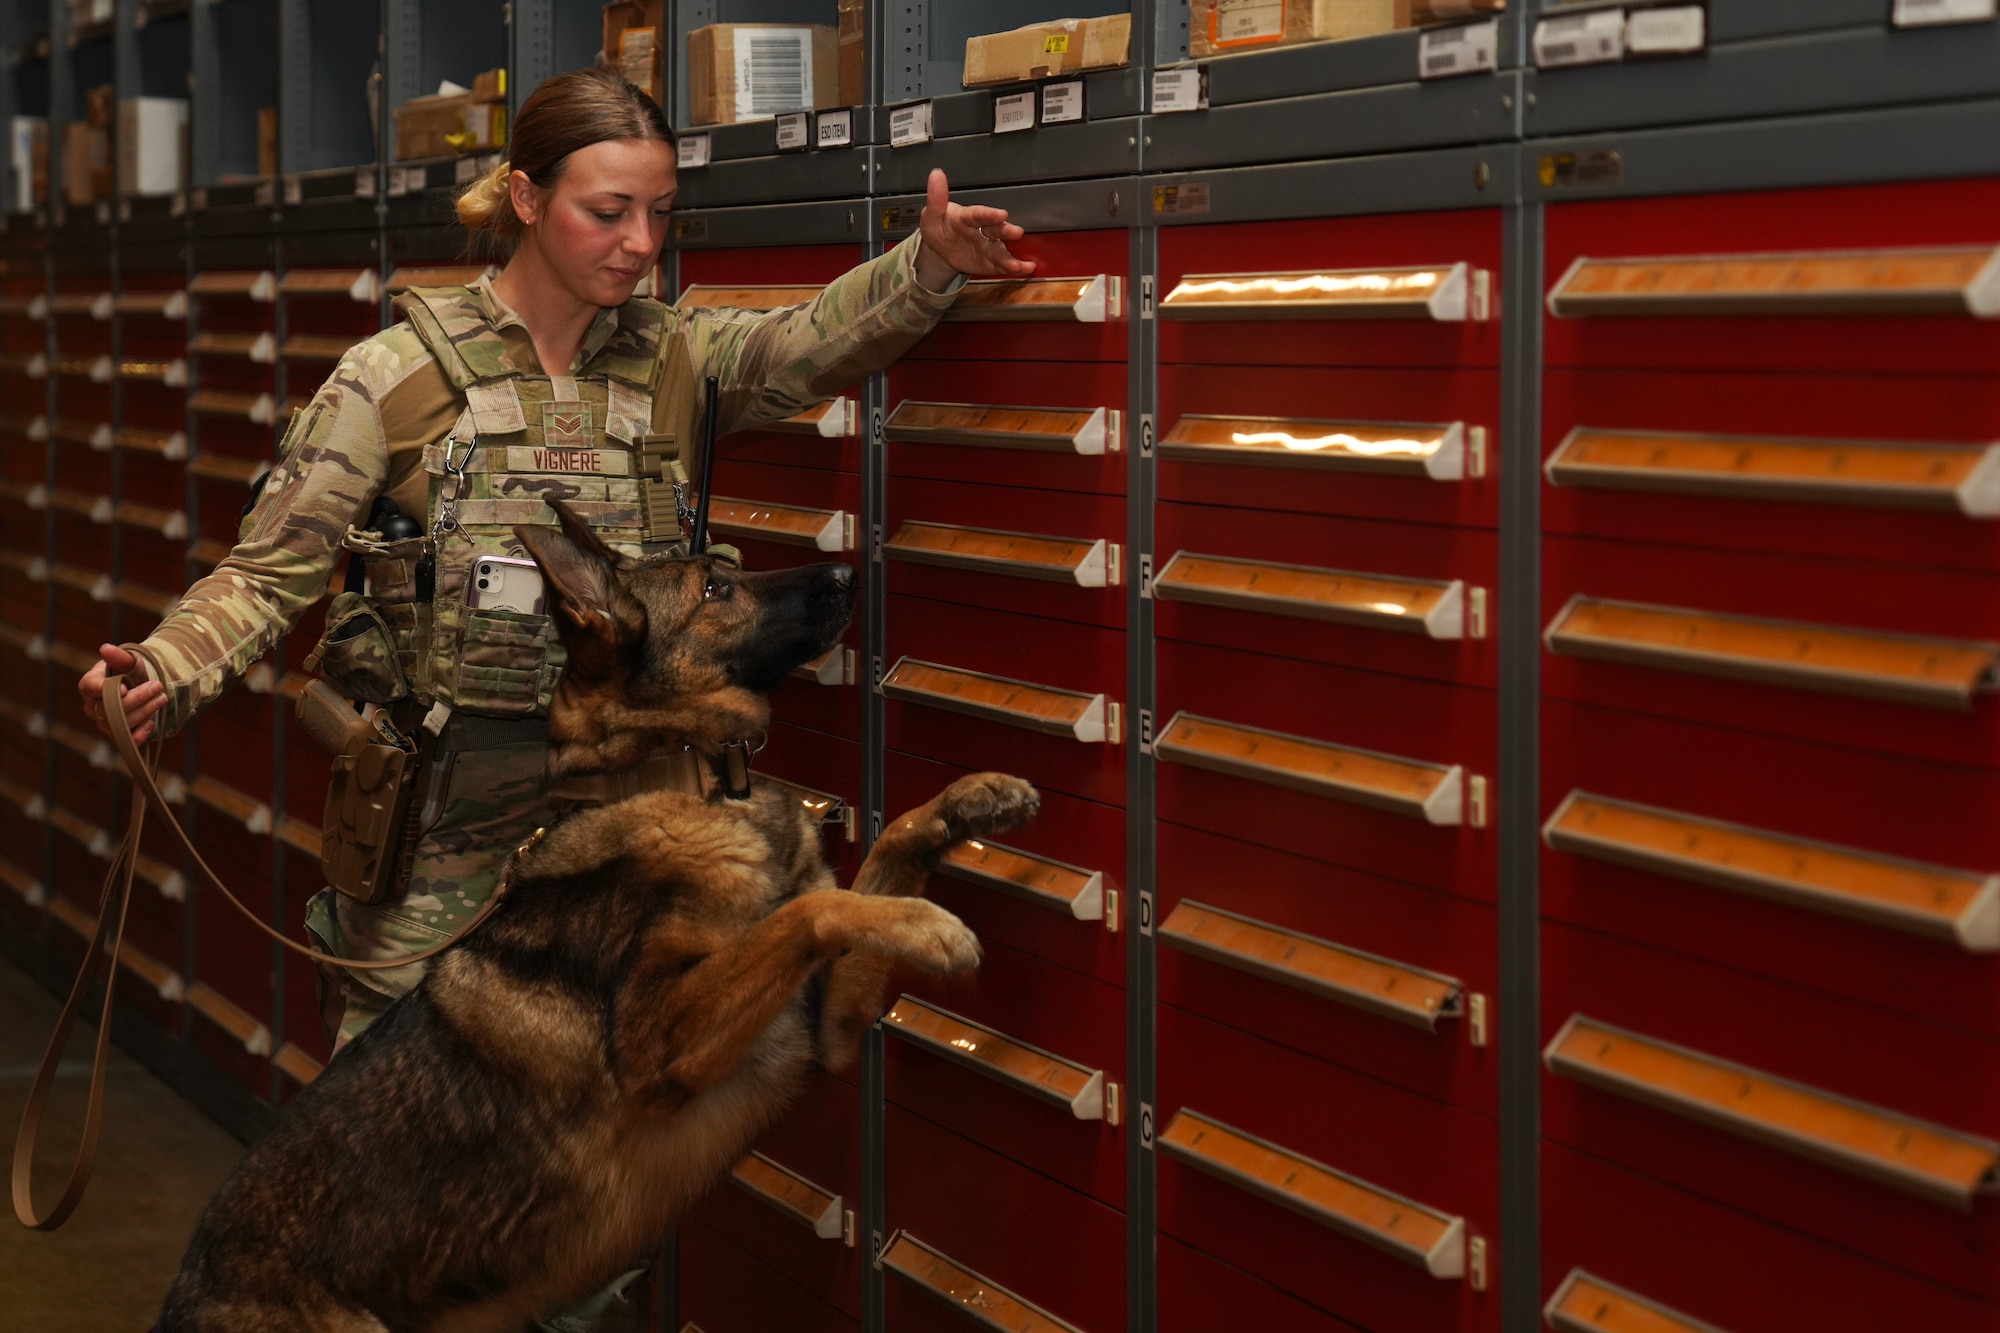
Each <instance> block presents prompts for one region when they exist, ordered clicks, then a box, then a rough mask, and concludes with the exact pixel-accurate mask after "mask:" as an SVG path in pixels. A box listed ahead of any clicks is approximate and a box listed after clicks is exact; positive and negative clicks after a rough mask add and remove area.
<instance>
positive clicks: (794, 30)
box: [687, 23, 842, 125]
mask: <svg viewBox="0 0 2000 1333" xmlns="http://www.w3.org/2000/svg"><path fill="white" fill-rule="evenodd" d="M687 57H688V116H689V119H691V120H692V121H693V122H694V123H695V124H697V125H734V124H738V123H740V122H742V121H746V120H762V119H763V118H764V117H766V116H778V115H783V114H784V113H785V112H788V111H821V110H825V109H826V108H828V107H836V106H840V105H842V102H841V100H840V39H839V34H838V33H837V32H836V31H835V29H834V28H833V27H832V26H831V25H829V24H825V23H811V24H805V23H712V24H710V25H709V26H708V27H706V28H696V29H695V30H694V31H693V32H690V33H689V34H688V35H687Z"/></svg>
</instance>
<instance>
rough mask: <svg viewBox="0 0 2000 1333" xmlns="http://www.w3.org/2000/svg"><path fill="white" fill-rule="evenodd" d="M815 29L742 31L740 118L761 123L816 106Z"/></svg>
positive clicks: (738, 42)
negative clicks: (768, 117)
mask: <svg viewBox="0 0 2000 1333" xmlns="http://www.w3.org/2000/svg"><path fill="white" fill-rule="evenodd" d="M812 40H813V30H812V29H811V28H739V29H738V30H737V32H736V119H738V120H757V119H759V118H761V117H764V116H776V115H780V114H782V113H784V112H786V111H797V110H798V109H799V108H800V107H809V106H811V105H812V104H813V65H812Z"/></svg>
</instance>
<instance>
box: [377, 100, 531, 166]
mask: <svg viewBox="0 0 2000 1333" xmlns="http://www.w3.org/2000/svg"><path fill="white" fill-rule="evenodd" d="M506 143H507V104H506V103H505V102H482V101H480V100H479V98H478V95H477V94H475V93H470V92H464V93H436V94H433V95H432V96H430V97H412V98H411V99H410V100H409V101H407V102H405V103H403V104H402V105H401V106H399V107H397V108H396V160H397V161H399V162H407V161H409V160H410V159H412V158H419V157H450V156H452V155H453V154H456V153H483V152H485V151H486V150H488V149H490V148H501V147H505V146H506Z"/></svg>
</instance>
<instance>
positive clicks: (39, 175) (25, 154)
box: [7, 116, 49, 213]
mask: <svg viewBox="0 0 2000 1333" xmlns="http://www.w3.org/2000/svg"><path fill="white" fill-rule="evenodd" d="M7 160H8V162H9V164H10V165H11V166H12V167H13V169H14V197H13V198H12V199H10V200H9V201H8V204H9V206H10V207H11V208H12V209H13V211H14V212H16V213H29V212H33V211H34V210H35V209H36V208H39V207H40V206H41V205H43V204H45V203H47V202H48V201H49V122H48V118H47V117H45V116H16V117H14V120H13V123H12V125H11V126H10V133H9V134H8V136H7Z"/></svg>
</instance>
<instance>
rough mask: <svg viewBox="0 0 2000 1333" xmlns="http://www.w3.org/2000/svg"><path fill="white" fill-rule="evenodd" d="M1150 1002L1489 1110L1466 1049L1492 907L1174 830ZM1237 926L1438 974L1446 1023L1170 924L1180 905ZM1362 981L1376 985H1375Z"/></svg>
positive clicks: (1489, 1073) (1162, 872)
mask: <svg viewBox="0 0 2000 1333" xmlns="http://www.w3.org/2000/svg"><path fill="white" fill-rule="evenodd" d="M1158 839H1159V843H1158V853H1157V855H1158V864H1159V872H1158V881H1159V906H1158V911H1159V918H1160V922H1161V924H1160V925H1159V926H1157V927H1155V934H1156V936H1157V938H1158V939H1159V943H1160V948H1159V997H1160V1001H1161V1002H1162V1003H1163V1004H1170V1005H1175V1006H1177V1007H1179V1008H1182V1009H1186V1010H1189V1011H1191V1012H1194V1013H1198V1014H1201V1015H1203V1016H1204V1017H1208V1018H1212V1019H1214V1020H1216V1021H1218V1022H1222V1023H1226V1024H1228V1025H1229V1026H1231V1027H1234V1028H1239V1029H1242V1030H1243V1031H1246V1032H1249V1033H1252V1034H1254V1035H1256V1036H1259V1037H1262V1038H1265V1039H1266V1040H1269V1041H1274V1042H1277V1043H1279V1044H1281V1045H1284V1046H1289V1047H1291V1048H1293V1049H1294V1050H1298V1051H1303V1052H1305V1053H1306V1054H1308V1055H1312V1056H1316V1057H1317V1058H1319V1059H1321V1060H1326V1061H1330V1062H1332V1063H1334V1064H1339V1065H1344V1066H1346V1067H1347V1068H1349V1069H1353V1070H1356V1071H1358V1072H1360V1073H1363V1074H1368V1075H1372V1076H1373V1077H1376V1078H1380V1079H1383V1080H1386V1081H1387V1082H1390V1083H1393V1084H1396V1085H1398V1086H1400V1087H1404V1088H1409V1089H1411V1090H1412V1091H1415V1092H1420V1093H1423V1094H1424V1095H1426V1096H1429V1097H1435V1098H1438V1099H1440V1100H1442V1101H1448V1102H1451V1103H1453V1104H1454V1105H1458V1106H1463V1107H1465V1108H1466V1109H1468V1110H1472V1111H1476V1112H1478V1113H1480V1114H1481V1115H1487V1116H1492V1115H1496V1114H1498V1109H1497V1104H1496V1098H1497V1091H1496V1088H1495V1085H1494V1075H1493V1058H1492V1050H1491V1048H1490V1047H1489V1048H1486V1049H1481V1048H1479V1047H1476V1046H1474V1045H1473V1044H1472V1034H1471V1032H1470V1030H1469V1029H1470V1022H1471V1016H1470V1014H1469V1013H1468V1012H1467V1010H1468V1009H1469V1008H1470V1006H1471V1004H1472V996H1474V995H1480V996H1483V997H1484V996H1491V995H1492V993H1493V989H1494V985H1495V978H1496V972H1497V964H1496V961H1495V954H1494V949H1495V944H1494V933H1493V932H1494V925H1493V912H1492V909H1491V908H1490V907H1488V906H1487V905H1486V904H1484V903H1474V902H1468V901H1467V900H1465V899H1463V898H1456V897H1452V896H1451V895H1448V894H1443V893H1438V892H1435V891H1433V890H1429V889H1419V888H1417V887H1415V886H1413V885H1410V884H1403V883H1398V882H1396V881H1394V880H1389V879H1383V878H1380V877H1378V876H1374V875H1364V874H1360V873H1357V872H1355V871H1351V870H1345V869H1340V868H1338V867H1334V866H1330V865H1327V864H1326V863H1325V862H1323V861H1309V860H1306V859H1303V858H1301V857H1296V856H1289V855H1286V854H1285V853H1283V852H1279V851H1275V850H1273V849H1271V848H1268V847H1260V846H1257V845H1255V844H1252V843H1248V842H1239V841H1236V840H1234V839H1230V838H1224V837H1221V836H1218V835H1216V834H1213V833H1205V832H1199V831H1197V830H1194V829H1190V828H1185V827H1183V826H1181V825H1178V824H1161V825H1160V826H1159V829H1158ZM1184 899H1187V900H1192V901H1194V902H1196V903H1199V904H1201V905H1203V906H1207V907H1215V908H1220V909H1222V910H1224V911H1228V912H1232V913H1236V914H1238V915H1241V916H1245V917H1249V918H1251V919H1253V920H1255V921H1258V922H1260V923H1264V924H1266V925H1269V926H1272V927H1276V928H1278V929H1280V930H1287V931H1295V932H1298V933H1300V934H1303V935H1308V936H1313V937H1316V938H1318V939H1321V940H1325V941H1328V942H1331V943H1334V944H1337V945H1339V946H1341V947H1343V948H1346V949H1353V950H1361V951H1365V952H1368V953H1372V954H1375V955H1377V956H1379V957H1382V958H1385V959H1387V960H1392V961H1393V962H1395V963H1397V964H1403V965H1407V966H1408V967H1411V968H1416V969H1423V970H1427V971H1431V972H1438V973H1444V974H1447V975H1449V976H1451V977H1453V978H1454V979H1456V980H1457V981H1458V982H1459V983H1460V985H1459V996H1458V1009H1459V1012H1458V1014H1457V1016H1456V1017H1450V1018H1442V1019H1439V1020H1438V1021H1437V1022H1436V1025H1435V1030H1431V1031H1427V1030H1425V1029H1423V1028H1422V1027H1419V1026H1417V1025H1416V1024H1415V1023H1414V1022H1413V1021H1411V1020H1410V1019H1408V1018H1404V1019H1401V1020H1399V1019H1397V1018H1394V1017H1389V1016H1385V1015H1384V1014H1383V1013H1381V1012H1379V1011H1376V1010H1371V1009H1369V1008H1366V1007H1363V1004H1362V1000H1363V998H1364V997H1363V996H1355V997H1352V998H1348V999H1345V1000H1341V999H1334V998H1329V997H1327V996H1325V995H1323V994H1317V993H1314V992H1312V991H1309V990H1306V989H1303V988H1301V987H1299V986H1297V985H1288V984H1284V983H1283V982H1281V981H1279V980H1275V979H1268V978H1267V977H1265V976H1259V975H1258V974H1257V973H1255V972H1254V971H1251V970H1249V969H1248V968H1247V967H1246V966H1245V965H1244V964H1243V963H1237V964H1233V965H1232V964H1230V963H1225V962H1223V961H1219V960H1216V959H1214V958H1212V957H1207V956H1203V955H1202V954H1201V953H1199V952H1195V951H1193V950H1190V949H1187V948H1183V947H1181V942H1180V939H1179V937H1178V935H1177V933H1176V931H1175V929H1174V928H1173V926H1172V921H1173V914H1174V910H1175V908H1176V907H1177V906H1179V904H1180V903H1181V902H1182V900H1184ZM1369 979H1370V980H1372V981H1374V982H1376V983H1377V985H1378V986H1381V985H1382V984H1383V979H1382V978H1381V977H1380V976H1379V975H1377V976H1371V977H1370V978H1369Z"/></svg>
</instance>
